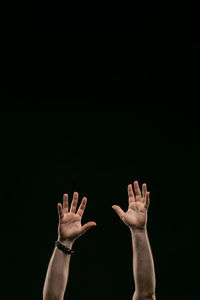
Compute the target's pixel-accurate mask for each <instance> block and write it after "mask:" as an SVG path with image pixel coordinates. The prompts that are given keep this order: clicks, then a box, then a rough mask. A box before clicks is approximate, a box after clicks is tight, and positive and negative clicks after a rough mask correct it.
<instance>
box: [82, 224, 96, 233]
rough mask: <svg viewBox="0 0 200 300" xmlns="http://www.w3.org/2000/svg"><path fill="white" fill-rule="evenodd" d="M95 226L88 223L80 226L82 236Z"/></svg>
mask: <svg viewBox="0 0 200 300" xmlns="http://www.w3.org/2000/svg"><path fill="white" fill-rule="evenodd" d="M96 225H97V224H96V223H95V222H88V223H86V224H84V225H83V226H82V234H84V233H86V231H88V230H89V229H90V228H92V227H94V226H96Z"/></svg>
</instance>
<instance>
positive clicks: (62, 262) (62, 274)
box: [43, 242, 73, 300]
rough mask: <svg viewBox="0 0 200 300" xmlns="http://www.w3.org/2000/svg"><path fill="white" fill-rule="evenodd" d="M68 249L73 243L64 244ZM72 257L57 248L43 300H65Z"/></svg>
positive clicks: (49, 270) (46, 281) (52, 258)
mask: <svg viewBox="0 0 200 300" xmlns="http://www.w3.org/2000/svg"><path fill="white" fill-rule="evenodd" d="M62 243H63V244H65V246H67V247H68V248H70V249H71V248H72V245H73V244H72V243H70V242H62ZM70 260H71V255H69V254H65V253H64V252H62V251H61V250H59V249H58V248H57V247H55V249H54V251H53V254H52V256H51V259H50V262H49V265H48V269H47V274H46V278H45V283H44V288H43V300H63V298H64V293H65V289H66V285H67V281H68V276H69V265H70Z"/></svg>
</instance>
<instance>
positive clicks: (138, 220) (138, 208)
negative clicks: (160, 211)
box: [112, 181, 150, 229]
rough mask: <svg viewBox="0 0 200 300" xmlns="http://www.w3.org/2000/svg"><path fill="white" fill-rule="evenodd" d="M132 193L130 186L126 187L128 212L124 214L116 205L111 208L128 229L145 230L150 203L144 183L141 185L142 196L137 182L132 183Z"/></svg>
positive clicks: (148, 193)
mask: <svg viewBox="0 0 200 300" xmlns="http://www.w3.org/2000/svg"><path fill="white" fill-rule="evenodd" d="M133 185H134V191H135V195H134V193H133V187H132V184H129V185H128V202H129V206H128V210H127V211H126V212H124V211H123V210H122V209H121V207H119V206H118V205H113V206H112V208H113V209H114V210H115V212H116V213H117V214H118V215H119V217H120V218H121V220H122V221H123V222H124V223H125V224H126V225H127V226H128V227H129V228H130V229H134V228H139V229H144V228H146V224H147V210H148V207H149V203H150V197H149V195H150V192H147V186H146V184H145V183H143V185H142V194H141V191H140V187H139V184H138V181H134V184H133Z"/></svg>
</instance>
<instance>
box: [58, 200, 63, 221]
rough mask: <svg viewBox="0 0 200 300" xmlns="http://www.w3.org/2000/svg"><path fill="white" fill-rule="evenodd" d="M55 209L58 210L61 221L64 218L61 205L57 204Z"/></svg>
mask: <svg viewBox="0 0 200 300" xmlns="http://www.w3.org/2000/svg"><path fill="white" fill-rule="evenodd" d="M57 209H58V216H59V219H62V218H63V217H64V213H63V209H62V204H61V203H58V204H57Z"/></svg>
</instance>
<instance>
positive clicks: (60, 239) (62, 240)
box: [57, 237, 74, 249]
mask: <svg viewBox="0 0 200 300" xmlns="http://www.w3.org/2000/svg"><path fill="white" fill-rule="evenodd" d="M57 240H58V242H60V243H61V244H63V245H65V246H66V247H67V248H69V249H72V246H73V244H74V241H71V240H67V239H62V238H60V237H58V239H57Z"/></svg>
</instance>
